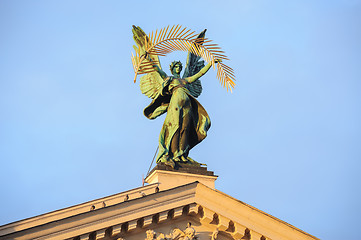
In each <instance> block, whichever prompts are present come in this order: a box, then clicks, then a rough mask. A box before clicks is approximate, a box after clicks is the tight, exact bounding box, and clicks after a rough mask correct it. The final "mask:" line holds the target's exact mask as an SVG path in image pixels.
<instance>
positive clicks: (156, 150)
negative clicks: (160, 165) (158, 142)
mask: <svg viewBox="0 0 361 240" xmlns="http://www.w3.org/2000/svg"><path fill="white" fill-rule="evenodd" d="M158 149H159V146H157V149H156V150H155V153H154V157H153V160H152V163H151V164H150V166H149V169H148V172H147V175H145V176H146V177H148V174H149V172H150V169H151V168H152V165H153V162H154V159H155V156H156V155H157V152H158Z"/></svg>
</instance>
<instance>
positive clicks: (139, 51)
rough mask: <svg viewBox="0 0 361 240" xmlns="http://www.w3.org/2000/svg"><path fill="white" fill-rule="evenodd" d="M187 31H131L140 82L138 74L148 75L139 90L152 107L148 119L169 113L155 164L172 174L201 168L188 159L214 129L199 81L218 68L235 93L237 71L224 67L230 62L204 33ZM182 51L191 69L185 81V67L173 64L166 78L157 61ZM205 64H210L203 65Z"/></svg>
mask: <svg viewBox="0 0 361 240" xmlns="http://www.w3.org/2000/svg"><path fill="white" fill-rule="evenodd" d="M189 31H190V30H188V31H186V28H181V27H180V26H179V25H177V26H173V27H172V29H171V30H170V31H168V27H167V28H164V29H162V30H160V31H159V33H158V31H156V32H155V34H154V33H153V32H152V34H149V35H146V34H145V33H144V32H143V30H142V29H141V28H140V27H136V26H133V38H134V40H135V42H136V44H137V46H134V48H135V51H136V55H135V56H134V55H133V56H132V62H133V67H134V71H135V74H136V75H135V78H134V81H136V77H137V74H146V75H144V76H142V77H141V78H140V89H141V92H142V93H143V94H145V95H146V96H148V97H150V98H151V99H152V102H151V103H150V105H149V106H147V107H146V108H145V109H144V115H145V116H146V117H147V118H149V119H155V118H157V117H158V116H160V115H162V114H164V113H167V115H166V117H165V120H164V124H163V127H162V130H161V132H160V136H159V152H158V156H157V160H156V162H157V163H164V164H165V165H168V166H171V167H172V168H178V167H179V166H181V165H182V164H190V165H194V166H200V165H202V164H200V163H198V162H196V161H194V160H193V159H192V158H190V157H189V156H188V154H189V151H190V150H191V149H192V148H193V147H194V146H196V145H197V144H198V143H200V142H201V141H202V140H203V139H204V138H205V137H206V136H207V131H208V129H209V128H210V126H211V121H210V118H209V116H208V113H207V112H206V110H205V109H204V108H203V106H202V105H201V104H200V103H199V102H198V101H197V100H196V98H197V97H198V96H199V95H200V94H201V92H202V85H201V82H200V77H202V76H203V75H204V74H206V73H207V71H208V70H209V69H210V68H211V67H212V66H213V67H214V66H215V64H217V70H218V74H217V76H218V77H219V78H220V80H221V82H222V84H223V85H224V86H226V87H227V89H231V88H232V87H234V85H235V84H234V75H233V70H232V69H231V68H230V67H228V66H226V65H225V64H223V63H222V60H225V59H227V58H226V56H225V55H223V54H222V51H220V50H218V49H219V47H218V46H217V45H215V44H210V43H209V42H210V40H207V39H205V38H204V36H205V32H206V30H204V31H203V32H201V33H200V34H199V35H197V34H194V32H189ZM175 50H182V51H188V57H187V63H186V67H185V71H184V73H183V76H182V77H181V71H182V68H183V66H182V63H181V62H180V61H174V62H172V63H171V64H170V68H169V69H170V72H171V73H172V75H171V76H168V75H167V74H166V73H165V72H164V71H163V70H162V67H161V65H160V62H159V57H158V56H165V55H166V54H167V53H169V52H172V51H175ZM201 58H204V59H205V60H206V61H207V62H208V64H206V65H205V63H204V61H203V60H200V59H201Z"/></svg>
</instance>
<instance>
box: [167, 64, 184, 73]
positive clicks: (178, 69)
mask: <svg viewBox="0 0 361 240" xmlns="http://www.w3.org/2000/svg"><path fill="white" fill-rule="evenodd" d="M182 67H183V66H182V63H181V62H180V61H174V62H172V63H171V64H170V66H169V69H170V71H171V73H172V74H173V75H174V74H180V72H181V71H182Z"/></svg>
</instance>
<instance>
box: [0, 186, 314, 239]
mask: <svg viewBox="0 0 361 240" xmlns="http://www.w3.org/2000/svg"><path fill="white" fill-rule="evenodd" d="M156 187H157V184H152V185H148V186H146V187H143V188H138V189H135V190H132V191H127V192H125V193H127V194H128V195H129V193H132V194H135V193H138V194H139V192H140V191H141V192H143V193H145V196H144V195H142V194H140V196H141V197H138V198H133V199H132V198H129V200H126V201H124V200H123V202H122V203H117V204H114V205H107V206H106V207H103V208H99V209H95V210H93V211H89V210H88V211H87V212H82V213H80V214H79V213H77V212H76V211H75V214H74V215H73V216H68V217H65V218H63V219H58V220H56V221H53V222H48V223H45V224H39V225H37V226H33V227H30V228H28V229H23V230H21V231H17V230H14V231H13V232H12V233H10V234H7V235H5V234H4V231H1V230H0V239H14V240H23V239H35V240H44V239H47V240H51V239H68V240H96V239H99V240H100V239H104V238H107V239H112V240H116V239H123V238H124V239H126V236H127V235H128V234H132V233H133V232H139V231H143V232H144V233H145V232H146V230H148V229H151V228H153V229H154V227H156V226H158V225H159V224H161V225H164V224H168V223H171V222H172V221H174V220H175V219H178V218H181V217H191V218H192V219H194V220H195V221H198V222H200V223H201V224H202V225H206V226H209V228H210V229H213V230H214V234H212V236H213V237H212V238H211V237H209V238H208V239H217V236H218V233H225V234H228V235H229V236H231V237H232V238H233V239H236V240H238V239H245V240H251V239H252V240H269V239H273V240H286V239H300V240H301V239H302V240H303V239H304V240H311V239H313V240H314V239H317V238H315V237H313V236H312V235H309V234H307V233H305V232H303V231H302V230H299V229H297V228H295V227H293V226H292V225H290V224H287V223H285V222H283V221H281V220H279V219H277V218H275V217H273V216H271V215H269V214H266V213H264V212H262V211H260V210H258V209H256V208H254V207H252V206H250V205H247V204H245V203H243V202H241V201H239V200H237V199H234V198H232V197H230V196H228V195H226V194H224V193H222V192H220V191H217V190H213V189H211V188H209V187H207V186H205V185H203V184H201V183H198V182H194V183H190V184H187V185H183V186H179V187H175V188H172V189H169V190H165V191H160V192H155V191H154V189H155V188H156ZM152 191H153V193H151V192H152ZM148 192H149V193H148ZM121 196H122V197H124V193H123V194H122V195H121ZM103 199H104V198H103ZM103 199H98V200H95V202H99V201H100V200H103ZM93 202H94V201H91V202H88V203H93ZM88 203H87V204H88ZM220 203H221V204H220ZM86 206H88V207H89V205H86ZM63 210H66V209H63ZM59 211H60V213H61V211H62V210H59ZM43 217H44V216H43ZM24 221H25V220H24ZM17 223H18V224H21V221H20V222H17ZM228 235H227V236H228ZM200 240H203V238H202V239H200Z"/></svg>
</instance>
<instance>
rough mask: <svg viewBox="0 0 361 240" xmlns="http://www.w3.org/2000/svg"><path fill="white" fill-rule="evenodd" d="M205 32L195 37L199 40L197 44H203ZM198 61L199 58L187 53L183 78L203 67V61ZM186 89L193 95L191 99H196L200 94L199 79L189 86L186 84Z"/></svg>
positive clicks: (200, 85)
mask: <svg viewBox="0 0 361 240" xmlns="http://www.w3.org/2000/svg"><path fill="white" fill-rule="evenodd" d="M206 31H207V29H204V31H203V32H201V33H200V34H199V35H198V37H197V39H199V41H197V42H198V43H200V44H203V41H204V36H205V34H206ZM200 59H201V57H199V56H197V55H195V54H193V53H191V52H188V57H187V63H186V67H185V69H184V73H183V78H186V77H190V76H193V75H194V74H196V73H198V72H199V71H200V70H201V69H202V68H203V67H204V61H203V60H200ZM186 87H187V88H188V90H189V92H190V93H191V94H192V95H193V97H198V96H199V95H201V93H202V84H201V81H200V80H199V79H197V80H196V81H194V82H193V83H191V84H187V85H186Z"/></svg>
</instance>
